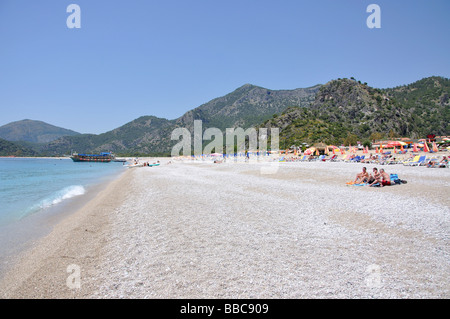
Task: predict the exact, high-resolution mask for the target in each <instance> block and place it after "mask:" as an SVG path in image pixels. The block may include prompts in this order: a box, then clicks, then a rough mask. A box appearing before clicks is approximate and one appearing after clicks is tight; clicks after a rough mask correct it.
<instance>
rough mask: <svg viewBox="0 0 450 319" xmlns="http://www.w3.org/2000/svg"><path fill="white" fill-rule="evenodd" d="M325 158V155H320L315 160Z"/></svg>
mask: <svg viewBox="0 0 450 319" xmlns="http://www.w3.org/2000/svg"><path fill="white" fill-rule="evenodd" d="M324 158H325V155H320V156H319V157H318V158H316V161H323V159H324Z"/></svg>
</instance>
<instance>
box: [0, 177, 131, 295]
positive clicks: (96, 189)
mask: <svg viewBox="0 0 450 319" xmlns="http://www.w3.org/2000/svg"><path fill="white" fill-rule="evenodd" d="M127 173H129V172H127V171H125V172H122V173H119V175H118V176H117V177H115V178H112V180H109V181H108V182H107V184H106V185H103V184H99V185H95V186H92V187H93V189H91V190H90V191H89V192H88V193H87V194H86V196H87V197H85V198H83V199H80V200H79V201H76V200H74V202H72V203H67V204H66V206H69V209H68V211H65V212H63V213H60V214H59V216H53V217H49V218H54V219H56V220H53V223H52V225H47V227H48V228H51V229H50V230H48V231H47V232H46V233H45V234H42V233H41V234H40V235H41V236H38V238H36V239H35V240H34V241H33V242H32V243H28V245H26V247H25V249H24V250H22V251H20V252H19V253H18V254H17V255H16V256H12V257H11V261H12V264H13V266H10V267H9V269H7V271H6V273H4V274H3V276H2V278H1V279H0V291H1V295H0V297H1V298H19V299H20V298H72V297H73V291H70V290H69V289H67V293H68V294H67V295H65V296H62V295H52V293H51V291H52V289H50V288H49V286H50V287H52V286H53V285H54V284H55V283H56V282H60V283H61V285H62V286H65V283H66V281H65V280H66V279H65V277H67V275H68V274H67V272H66V269H65V268H64V269H61V267H59V265H61V264H64V263H66V264H67V266H69V265H70V263H69V262H70V260H71V259H75V258H76V259H80V260H85V259H89V258H90V256H89V255H87V254H86V253H87V252H89V251H91V252H92V253H93V254H95V252H96V251H97V250H98V249H99V247H98V245H97V243H96V241H95V240H92V238H93V237H95V233H96V232H98V231H100V232H101V231H104V229H105V228H106V227H107V222H108V210H109V209H113V208H114V207H115V206H116V205H117V204H118V203H119V202H120V200H121V199H122V197H121V194H122V192H121V188H122V187H123V185H126V184H127V181H128V180H129V178H128V177H127V176H128V175H129V174H128V175H127ZM105 202H106V203H108V202H110V204H106V205H105ZM47 222H48V221H47ZM55 222H56V223H55ZM42 235H44V236H43V237H42ZM72 253H73V256H78V257H71V256H70V255H71V254H72ZM88 264H89V263H86V265H88ZM36 265H38V266H37V267H36ZM67 266H66V267H67ZM11 268H12V269H11ZM88 268H90V266H88ZM58 278H61V280H59V279H58ZM34 286H35V287H37V288H30V287H34Z"/></svg>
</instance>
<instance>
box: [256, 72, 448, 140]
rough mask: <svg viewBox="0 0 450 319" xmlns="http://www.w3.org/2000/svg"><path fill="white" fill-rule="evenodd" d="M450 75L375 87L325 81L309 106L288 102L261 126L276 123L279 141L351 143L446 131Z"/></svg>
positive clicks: (346, 80)
mask: <svg viewBox="0 0 450 319" xmlns="http://www.w3.org/2000/svg"><path fill="white" fill-rule="evenodd" d="M449 92H450V80H449V79H446V78H443V77H431V78H425V79H422V80H420V81H417V82H415V83H412V84H410V85H407V86H402V87H397V88H393V89H376V88H372V87H370V86H368V85H367V84H366V83H364V84H362V83H361V82H360V81H356V80H355V79H338V80H333V81H330V82H328V83H326V84H325V85H323V86H322V87H321V88H320V89H319V91H318V93H317V95H316V97H315V100H314V102H313V103H312V104H311V105H310V106H309V107H307V108H296V107H293V108H288V109H287V110H285V111H284V112H283V113H281V114H279V115H275V116H274V118H273V119H271V120H268V121H266V122H264V123H263V124H262V125H261V127H267V128H270V127H279V128H280V129H281V133H280V147H281V148H286V147H290V146H291V145H299V144H300V143H303V142H305V143H309V144H311V143H315V142H325V143H328V144H339V145H340V144H341V143H344V144H355V143H356V141H363V140H366V141H370V140H374V139H379V138H382V137H388V138H389V137H397V136H405V137H412V138H417V137H423V136H425V135H427V134H430V133H434V134H436V135H447V134H449V131H450V130H449V129H450V127H449V120H450V117H449V116H450V108H449V106H450V105H449Z"/></svg>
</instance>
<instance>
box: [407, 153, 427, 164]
mask: <svg viewBox="0 0 450 319" xmlns="http://www.w3.org/2000/svg"><path fill="white" fill-rule="evenodd" d="M425 158H426V156H425V155H423V156H420V157H419V160H418V161H417V162H412V163H409V166H419V165H420V164H422V163H423V162H424V161H425Z"/></svg>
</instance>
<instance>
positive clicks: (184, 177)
mask: <svg viewBox="0 0 450 319" xmlns="http://www.w3.org/2000/svg"><path fill="white" fill-rule="evenodd" d="M264 165H267V164H264V163H222V164H213V163H211V162H209V163H203V162H176V161H173V162H172V163H171V164H168V159H161V165H160V166H158V167H140V168H132V169H128V170H127V171H126V172H125V173H124V174H123V175H121V177H120V178H119V179H117V180H115V181H113V182H111V183H110V184H109V186H108V187H107V188H105V189H104V190H102V191H101V192H100V193H99V194H98V195H97V196H96V197H95V198H94V199H92V200H91V201H89V202H88V203H86V205H85V206H84V207H83V208H82V209H80V210H79V211H77V212H76V213H74V214H72V215H70V216H68V217H67V218H65V219H64V220H63V221H62V222H60V223H59V224H58V225H57V226H56V227H55V228H54V229H53V231H52V232H51V233H50V234H49V235H48V236H46V237H45V238H42V240H40V241H39V242H38V243H36V244H35V245H34V247H33V248H32V249H31V250H30V251H28V252H26V253H25V254H24V255H23V256H22V257H21V260H20V261H19V263H18V264H17V266H16V267H15V268H14V269H13V270H12V271H11V272H10V273H8V274H7V275H6V276H5V277H4V278H3V280H2V282H1V283H0V297H2V298H286V299H292V298H449V297H450V279H449V278H450V262H449V260H450V259H449V257H450V256H449V255H450V246H449V234H450V198H449V196H448V189H449V184H450V170H449V169H446V168H444V169H441V168H431V169H429V168H426V167H407V166H403V165H385V166H382V168H384V169H385V170H386V171H387V173H397V174H398V175H399V177H400V178H401V179H404V180H407V182H408V183H407V184H402V185H396V186H389V187H383V188H370V187H358V186H350V185H346V182H348V181H350V180H352V179H354V176H355V175H356V174H357V173H359V172H360V171H361V168H362V166H366V167H367V168H368V170H369V171H371V169H372V168H373V167H375V166H376V165H374V164H364V165H362V164H353V163H343V162H327V163H324V162H297V163H295V162H294V163H289V162H287V163H279V166H278V167H277V171H276V173H274V174H261V168H262V167H263V166H264ZM378 167H380V166H378ZM73 265H75V266H76V267H78V269H79V270H80V278H79V283H80V286H79V288H74V287H72V286H71V285H70V284H69V285H68V278H72V277H70V276H71V275H73V273H71V272H70V271H69V272H68V267H69V268H70V266H73ZM70 269H73V268H70Z"/></svg>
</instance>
